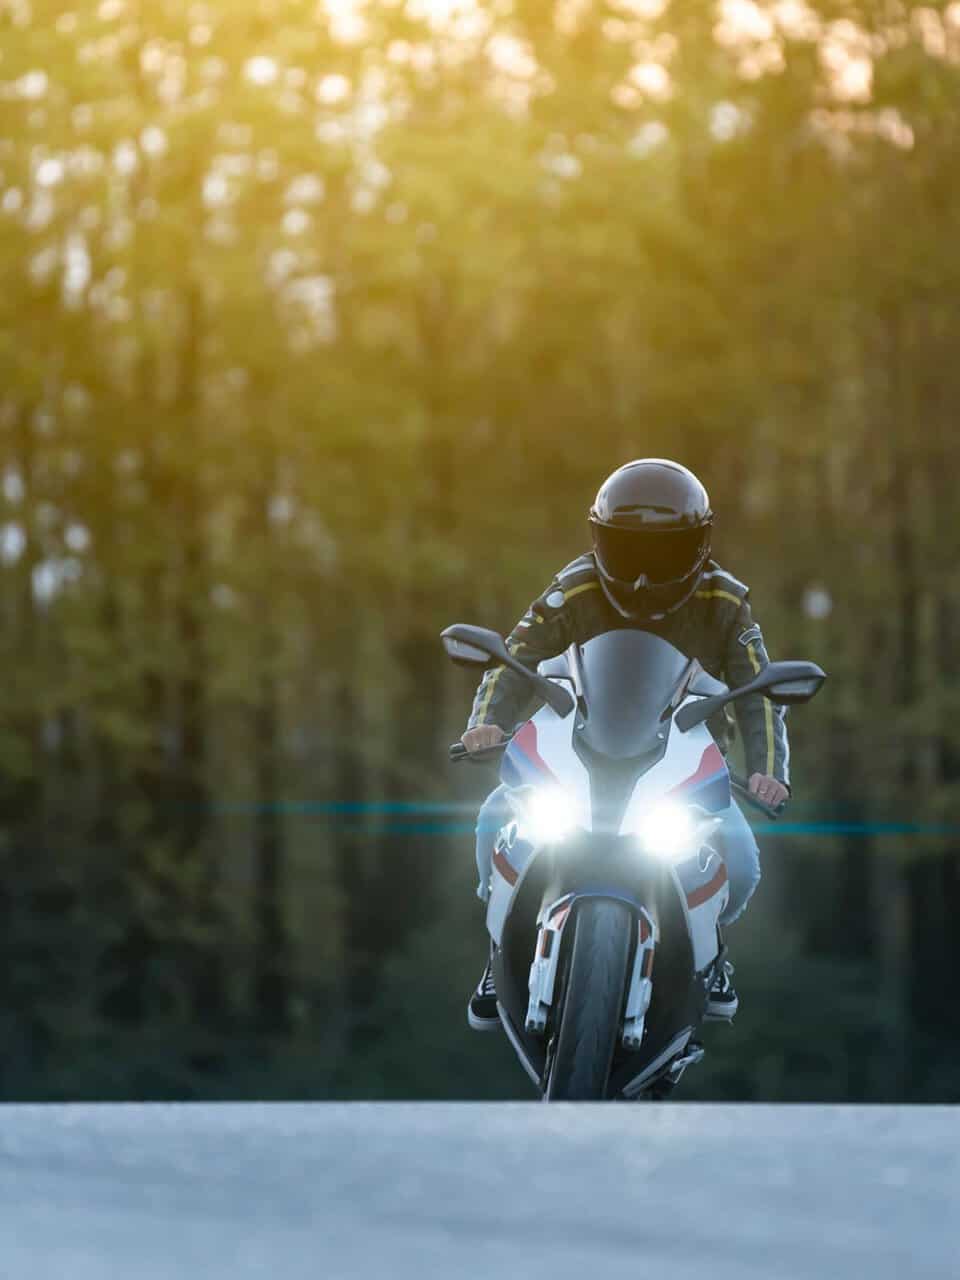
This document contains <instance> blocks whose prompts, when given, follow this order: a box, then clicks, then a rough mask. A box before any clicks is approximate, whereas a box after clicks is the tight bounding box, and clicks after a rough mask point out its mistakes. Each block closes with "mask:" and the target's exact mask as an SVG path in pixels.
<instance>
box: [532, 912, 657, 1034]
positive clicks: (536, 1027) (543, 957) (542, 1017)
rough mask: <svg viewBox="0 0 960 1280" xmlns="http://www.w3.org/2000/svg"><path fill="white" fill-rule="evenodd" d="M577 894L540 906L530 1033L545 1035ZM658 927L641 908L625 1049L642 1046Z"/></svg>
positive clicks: (626, 1012)
mask: <svg viewBox="0 0 960 1280" xmlns="http://www.w3.org/2000/svg"><path fill="white" fill-rule="evenodd" d="M574 897H575V895H574V894H572V893H568V894H566V895H565V896H564V897H562V898H558V899H557V900H556V902H551V903H550V904H549V905H548V906H545V907H543V908H542V909H541V911H540V915H539V916H538V917H537V945H536V949H535V951H534V956H533V963H532V964H531V966H530V978H529V981H528V983H527V986H528V989H529V991H530V1001H529V1004H528V1005H527V1017H526V1024H525V1025H526V1029H527V1031H528V1032H530V1034H531V1035H543V1034H544V1032H545V1031H546V1029H547V1018H548V1016H549V1014H550V1008H551V1005H552V1004H553V996H554V990H555V988H556V980H557V970H558V968H559V965H560V946H561V942H562V938H563V929H564V926H565V925H566V923H567V920H568V919H569V916H570V908H571V907H572V906H573V902H574ZM657 936H658V935H657V926H656V922H655V921H654V920H653V918H652V917H651V916H650V914H649V913H648V912H647V911H646V910H645V909H644V908H643V907H640V908H639V910H638V913H637V945H636V949H635V951H634V957H633V967H632V969H631V971H630V980H629V982H628V984H627V999H626V1005H625V1007H624V1015H623V1030H622V1033H621V1034H622V1040H623V1047H624V1048H625V1049H639V1048H640V1044H641V1042H642V1040H643V1028H644V1019H645V1018H646V1015H647V1010H648V1009H649V1007H650V997H651V996H652V994H653V977H652V975H653V956H654V951H655V950H656V945H657Z"/></svg>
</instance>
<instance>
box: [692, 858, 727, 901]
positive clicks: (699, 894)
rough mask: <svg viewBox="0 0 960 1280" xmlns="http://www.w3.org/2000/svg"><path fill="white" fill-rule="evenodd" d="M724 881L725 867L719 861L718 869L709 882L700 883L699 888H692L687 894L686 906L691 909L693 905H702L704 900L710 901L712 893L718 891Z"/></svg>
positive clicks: (725, 876)
mask: <svg viewBox="0 0 960 1280" xmlns="http://www.w3.org/2000/svg"><path fill="white" fill-rule="evenodd" d="M726 883H727V868H726V867H725V866H724V864H723V863H722V862H721V863H720V870H719V871H718V872H717V874H716V875H715V876H714V877H713V879H712V880H711V881H710V882H709V884H702V885H701V886H700V888H699V889H694V891H693V892H692V893H688V894H687V906H688V907H689V908H690V910H691V911H692V910H693V908H694V907H702V906H703V904H704V903H705V902H709V901H710V899H711V898H712V897H713V896H714V894H717V893H719V892H720V890H721V889H722V888H723V886H724V885H725V884H726Z"/></svg>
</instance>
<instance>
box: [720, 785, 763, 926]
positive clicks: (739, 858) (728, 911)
mask: <svg viewBox="0 0 960 1280" xmlns="http://www.w3.org/2000/svg"><path fill="white" fill-rule="evenodd" d="M717 835H718V837H719V839H718V842H717V843H718V849H717V852H718V853H719V854H720V856H721V858H723V860H724V862H725V863H726V867H727V877H728V880H729V884H730V900H729V902H728V903H727V905H726V907H725V908H724V911H723V915H722V916H721V917H720V923H721V924H722V925H727V924H733V922H734V920H736V919H738V918H739V917H740V916H741V915H742V914H743V912H744V910H745V909H746V906H747V903H748V902H749V901H750V899H751V897H752V896H753V893H754V890H755V889H756V887H757V885H758V884H759V883H760V851H759V849H758V848H757V842H756V840H755V839H754V835H753V832H752V831H751V830H750V827H749V825H748V824H747V820H746V818H745V817H744V816H743V814H742V812H741V811H740V809H739V807H738V806H737V804H736V803H735V802H733V801H731V802H730V808H729V809H728V810H727V812H726V816H725V817H724V819H723V822H722V824H721V825H720V827H719V829H718V831H717Z"/></svg>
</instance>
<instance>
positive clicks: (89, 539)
mask: <svg viewBox="0 0 960 1280" xmlns="http://www.w3.org/2000/svg"><path fill="white" fill-rule="evenodd" d="M657 8H658V6H657V5H653V4H650V5H639V4H638V5H635V4H632V3H627V0H622V2H621V0H617V3H610V4H594V3H590V4H558V5H550V4H543V3H536V4H532V3H520V0H516V2H515V3H514V4H512V5H510V4H508V5H493V4H485V3H482V2H479V0H478V3H477V4H476V5H472V4H469V3H468V4H465V5H463V6H461V7H457V6H454V7H452V8H451V7H450V6H447V5H436V6H434V5H431V4H426V5H424V6H413V5H410V6H401V5H399V4H374V3H366V2H365V0H358V3H357V4H356V5H354V6H350V5H337V4H326V3H323V2H321V3H319V4H314V3H311V4H307V3H305V0H270V3H266V0H233V2H232V3H230V4H227V3H225V2H224V0H211V3H208V4H205V5H202V6H196V5H192V4H191V5H187V4H181V3H167V4H163V5H152V6H151V5H144V4H133V3H130V0H107V2H106V3H99V2H98V3H93V2H92V0H78V2H77V3H76V4H74V5H72V6H71V7H69V8H65V7H64V6H63V5H62V4H60V3H58V4H48V3H41V2H39V0H34V2H33V3H32V4H26V3H22V4H13V5H7V6H6V8H5V9H3V10H2V11H0V30H2V39H0V278H2V280H3V282H4V288H3V291H2V293H0V586H2V591H0V613H2V623H3V625H2V627H0V653H2V657H3V659H4V670H5V672H6V673H7V679H6V680H5V681H4V682H3V685H2V687H0V858H2V861H3V867H4V876H3V882H2V889H0V919H2V922H3V936H4V939H5V942H4V948H5V950H4V964H3V972H4V975H5V977H4V979H3V983H2V994H0V1010H2V1014H0V1017H2V1026H3V1029H4V1043H5V1045H6V1046H8V1048H7V1051H6V1057H5V1060H4V1063H3V1066H2V1072H3V1074H2V1085H0V1087H2V1091H3V1094H4V1096H7V1097H28V1096H29V1097H63V1096H83V1097H95V1096H103V1097H133V1096H138V1095H140V1096H157V1097H174V1096H240V1095H242V1094H243V1092H244V1090H249V1091H250V1092H253V1093H257V1094H261V1095H263V1096H310V1095H311V1094H313V1095H315V1096H320V1095H325V1094H330V1093H337V1094H341V1095H344V1096H346V1095H349V1096H360V1095H363V1096H374V1095H376V1096H397V1095H400V1094H403V1095H407V1096H411V1095H417V1094H419V1095H427V1096H461V1095H463V1096H511V1095H513V1094H515V1093H520V1092H521V1091H522V1089H523V1088H524V1087H525V1086H524V1082H523V1080H522V1079H521V1078H518V1075H517V1071H516V1068H515V1067H514V1066H513V1064H512V1063H511V1062H510V1060H509V1055H508V1054H507V1053H506V1051H505V1050H504V1051H503V1052H500V1050H499V1049H496V1048H494V1047H493V1046H490V1045H485V1044H481V1045H477V1044H475V1043H474V1042H473V1041H472V1040H470V1039H469V1038H468V1036H467V1034H466V1032H465V1031H464V1030H463V1029H462V1026H461V1023H462V1007H461V1006H462V1002H463V999H464V996H465V992H466V989H467V988H468V987H469V985H470V983H471V982H472V981H473V980H474V976H475V975H474V970H475V969H477V968H478V967H479V961H480V958H481V955H482V951H483V935H482V929H481V926H480V920H479V913H478V912H477V910H476V908H475V906H474V903H473V901H472V899H471V888H470V884H469V880H470V872H469V868H470V864H471V855H470V849H469V845H470V839H469V835H468V834H451V833H450V832H449V831H446V830H445V829H441V828H435V827H431V826H430V823H429V821H428V817H429V815H428V816H427V817H425V818H424V819H423V826H422V828H419V829H418V828H417V827H416V820H415V819H410V820H409V823H408V820H407V819H404V820H403V822H401V823H399V826H395V825H394V824H393V821H392V818H387V819H385V820H383V821H381V820H380V819H379V818H377V817H376V816H372V817H363V816H361V817H360V818H356V819H354V818H350V817H349V815H348V816H344V814H343V813H342V812H338V811H336V810H334V811H333V813H332V816H331V811H330V809H329V806H331V805H333V806H335V805H337V804H343V803H346V804H357V803H362V802H367V803H372V804H374V805H376V804H378V803H380V802H382V801H385V800H389V801H407V802H417V801H437V800H442V799H444V798H446V797H447V795H448V793H449V791H450V790H455V789H456V788H466V787H468V786H470V785H471V781H472V782H473V783H475V782H476V775H473V777H472V779H471V780H464V779H460V780H457V779H455V778H450V777H448V775H447V773H446V771H445V769H444V767H443V761H444V752H443V748H444V746H445V744H446V742H447V741H449V740H450V738H451V737H453V736H454V735H456V734H457V733H458V732H459V730H460V727H461V724H462V720H463V716H464V713H465V710H466V707H467V703H468V699H469V692H470V691H469V690H468V688H467V687H466V685H465V683H464V681H463V679H462V673H460V674H458V673H456V672H453V671H450V670H446V669H444V667H443V665H442V659H441V656H440V651H439V647H438V646H437V643H436V637H437V634H438V632H439V631H440V629H441V628H442V627H443V626H444V625H446V624H447V623H449V622H451V621H453V620H455V619H468V618H469V619H472V620H476V621H478V622H483V623H486V624H488V625H493V626H498V627H500V628H504V629H505V628H507V627H509V626H510V625H511V623H512V622H513V621H514V620H515V617H516V616H517V615H518V614H519V613H520V612H521V610H522V609H523V608H524V607H525V605H526V603H527V602H528V600H529V599H530V598H531V597H532V596H533V594H534V593H535V592H537V591H539V590H540V589H541V588H542V587H543V585H544V583H545V582H546V581H547V580H548V578H549V576H550V574H551V573H553V572H554V571H555V570H556V569H557V568H558V567H559V566H560V565H562V564H563V563H564V562H565V561H566V560H568V559H570V558H572V557H573V556H574V555H575V554H577V553H578V552H579V551H581V550H582V548H583V540H584V531H585V526H584V523H583V513H584V512H585V510H586V507H587V505H588V502H589V500H590V497H591V496H592V493H593V491H594V490H595V488H596V486H597V484H598V482H599V480H600V479H601V478H602V477H603V476H604V475H605V474H606V473H607V472H608V471H609V470H611V469H612V468H613V467H614V466H616V465H618V464H619V463H621V462H622V461H624V460H625V459H626V458H629V457H631V456H637V455H644V454H668V455H672V456H676V457H678V458H680V459H681V460H683V461H685V462H687V463H688V464H690V465H691V466H693V467H695V469H696V470H697V471H698V472H700V473H701V474H702V475H703V476H704V478H705V480H706V481H707V483H708V486H709V488H710V491H711V494H712V496H713V499H714V505H715V507H716V509H717V510H718V512H719V520H718V542H719V545H718V554H719V557H720V558H721V560H722V561H723V562H724V563H728V564H729V566H730V567H731V568H732V569H733V570H734V571H735V572H737V573H738V574H739V575H740V576H742V577H744V578H745V579H746V580H748V581H749V582H751V584H752V585H753V587H754V600H755V606H756V610H757V613H758V616H759V617H760V618H761V620H762V621H763V624H764V628H765V631H766V632H767V634H768V636H769V638H770V641H771V645H772V647H773V649H774V650H775V651H776V652H778V653H781V654H784V655H786V656H790V655H793V654H802V655H804V656H810V657H812V658H816V659H818V660H819V661H821V662H822V663H823V665H824V666H825V667H826V668H827V670H828V671H829V672H830V673H831V677H832V680H831V684H830V685H829V686H828V689H827V691H826V692H825V694H824V696H823V697H822V699H820V700H819V701H818V702H817V703H816V704H814V705H813V706H812V707H811V708H809V709H805V710H804V711H803V713H802V714H798V715H797V716H796V717H794V720H793V739H794V758H795V769H796V774H797V793H798V798H797V808H798V810H801V811H802V812H803V814H804V816H805V817H808V818H811V819H818V818H835V819H838V820H841V821H848V822H854V823H857V822H861V823H862V822H869V821H871V820H874V821H875V820H901V821H902V820H904V819H907V820H909V819H910V818H913V817H916V818H917V819H919V820H922V821H931V822H950V821H953V820H954V819H955V817H956V814H957V812H958V810H960V732H958V729H957V716H956V715H955V714H954V712H955V710H956V706H957V703H958V696H960V695H958V687H957V680H956V674H955V669H954V662H953V654H954V652H955V649H956V647H957V640H958V630H960V598H958V590H960V570H958V567H957V562H958V557H957V550H958V539H957V533H956V522H955V519H954V505H955V504H954V495H953V491H952V490H953V486H952V476H953V474H954V472H955V469H956V460H957V447H958V446H957V443H956V433H955V431H954V418H955V406H956V405H957V403H958V401H960V363H958V361H957V360H956V349H957V343H958V340H960V319H958V314H957V307H956V296H957V288H958V283H960V257H958V255H957V252H956V249H955V240H956V227H955V221H956V219H955V212H954V211H955V210H956V208H957V205H958V199H960V163H958V161H960V110H958V106H957V104H958V103H960V70H958V68H960V22H958V19H957V5H956V4H953V5H949V6H947V7H945V8H930V7H927V6H920V5H914V4H903V5H900V6H894V7H891V6H889V5H881V4H876V3H872V2H869V0H855V2H854V3H852V4H851V3H847V2H846V0H845V3H844V4H843V5H835V4H830V3H828V2H827V0H820V2H819V3H817V4H815V5H814V6H812V7H809V8H808V7H807V6H806V5H796V6H790V5H787V6H784V5H776V6H769V5H767V4H766V3H758V4H756V5H754V4H752V3H743V4H733V5H726V4H724V5H720V6H717V5H716V4H714V3H712V2H711V3H710V4H706V3H703V2H702V0H684V3H680V0H673V2H672V3H670V4H668V5H666V6H665V7H664V8H663V9H662V11H661V12H659V13H657V12H656V10H657ZM459 798H460V799H462V800H463V801H465V802H467V803H472V802H474V801H477V800H479V796H478V795H477V794H475V793H474V792H473V791H471V792H470V794H469V795H467V794H465V793H462V792H461V793H460V794H459ZM323 806H328V808H323ZM349 821H353V822H354V826H353V827H352V828H350V827H349V826H348V822H349ZM404 823H408V825H406V826H405V825H404ZM410 824H412V825H410ZM793 850H795V852H792V851H793ZM771 863H772V866H771V870H770V872H769V873H768V878H769V877H770V876H772V877H773V878H774V879H775V880H776V882H777V883H778V884H779V886H780V891H779V892H778V893H777V894H776V895H774V896H773V897H771V898H766V899H764V900H762V901H761V902H758V904H757V906H756V907H755V908H753V910H752V912H751V917H750V918H748V922H747V923H746V924H745V925H743V926H741V928H740V938H741V939H742V941H739V942H738V940H737V939H736V938H734V949H735V952H736V951H739V950H740V949H741V948H742V952H743V954H744V963H743V965H742V970H743V974H744V981H743V984H742V987H743V995H744V1005H745V1014H744V1017H743V1018H742V1019H741V1026H739V1027H738V1032H737V1036H736V1037H731V1038H730V1043H729V1046H726V1047H724V1048H722V1049H721V1048H719V1047H718V1049H717V1052H716V1054H714V1055H711V1060H712V1061H713V1062H714V1063H716V1064H717V1065H716V1066H715V1068H714V1071H713V1074H712V1075H710V1076H709V1077H708V1076H706V1075H702V1076H701V1077H700V1079H701V1083H700V1084H698V1085H696V1088H698V1089H701V1090H704V1091H706V1092H708V1093H709V1092H710V1091H711V1090H712V1091H713V1092H712V1093H711V1094H710V1096H725V1097H774V1096H775V1097H783V1098H786V1097H789V1098H801V1097H818V1098H820V1097H836V1098H840V1097H851V1098H854V1097H861V1098H884V1097H886V1098H891V1097H901V1096H910V1097H923V1098H934V1097H938V1098H946V1097H953V1096H954V1095H955V1094H956V1092H957V1077H956V1074H955V1073H951V1071H950V1070H948V1069H947V1068H943V1069H939V1068H938V1069H937V1070H933V1069H928V1068H927V1066H926V1064H927V1062H928V1060H929V1059H930V1057H931V1053H932V1050H931V1046H936V1045H938V1044H939V1046H940V1048H939V1055H938V1056H939V1059H940V1060H949V1058H950V1056H951V1055H950V1054H949V1052H948V1050H947V1045H952V1046H954V1047H955V1046H956V1044H957V1041H958V1040H960V1025H958V1024H957V1021H956V1017H955V1015H953V1014H952V1013H951V1011H950V1009H949V1008H948V1007H947V1006H945V1005H943V1004H942V1003H938V1002H937V1001H936V1000H934V999H932V998H931V997H930V996H929V993H930V991H931V990H932V989H933V988H935V987H937V986H938V985H940V984H942V983H943V976H942V975H943V973H944V972H946V973H950V972H953V971H955V969H956V966H955V965H954V966H953V968H951V967H950V962H951V961H952V960H954V959H958V958H960V957H956V956H955V955H954V952H955V950H956V947H955V944H954V943H953V941H952V933H951V926H950V922H951V921H952V919H953V915H952V914H951V910H954V911H955V909H956V908H957V907H958V906H960V889H958V887H957V883H956V880H955V878H953V879H952V878H951V876H950V874H949V869H950V868H951V867H952V865H953V863H952V845H951V842H949V841H947V840H935V839H932V838H924V839H923V840H913V839H910V840H907V839H904V838H901V839H900V840H899V841H898V842H895V841H894V840H892V839H888V838H885V837H875V838H868V837H863V836H851V837H849V838H848V839H845V840H841V839H837V840H834V841H831V842H827V841H825V840H821V841H811V842H804V843H803V844H800V843H796V844H795V843H792V842H791V840H790V839H788V838H786V837H785V838H784V839H783V840H782V841H778V842H777V843H776V844H775V845H772V846H771V851H770V853H769V856H768V865H770V864H771ZM455 869H460V870H455ZM461 871H462V872H463V874H461ZM937 903H945V904H946V906H945V907H944V908H943V910H942V911H941V912H940V914H937V910H935V907H936V904H937ZM757 916H758V917H759V919H760V921H761V922H763V923H764V927H763V928H760V931H759V932H757V933H753V932H751V930H753V929H754V928H755V927H759V926H754V925H753V924H751V923H750V921H751V920H752V919H753V918H754V917H757ZM784 939H786V940H787V943H786V944H785V943H784ZM921 942H922V945H920V943H921ZM878 990H879V991H882V992H883V995H882V998H881V997H880V996H878V995H876V994H875V993H876V992H877V991H878ZM785 993H789V1003H788V1006H787V1007H784V1005H783V1001H784V999H785ZM741 1027H742V1030H741ZM824 1027H825V1028H826V1031H825V1033H823V1034H819V1035H818V1032H821V1031H822V1029H823V1028H824ZM813 1042H816V1043H815V1045H814V1043H813ZM497 1053H499V1055H500V1056H499V1058H497V1059H496V1061H497V1066H496V1068H495V1069H494V1068H491V1067H490V1062H491V1061H492V1060H493V1059H492V1058H491V1057H490V1056H489V1055H491V1054H492V1055H496V1054H497ZM711 1081H712V1083H711ZM685 1087H688V1088H689V1089H694V1088H695V1085H694V1082H693V1079H692V1078H691V1081H690V1083H689V1086H685ZM691 1096H692V1095H691Z"/></svg>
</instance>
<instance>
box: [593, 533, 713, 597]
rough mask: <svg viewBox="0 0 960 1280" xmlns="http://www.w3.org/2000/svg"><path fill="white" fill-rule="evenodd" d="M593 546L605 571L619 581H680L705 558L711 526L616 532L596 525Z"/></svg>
mask: <svg viewBox="0 0 960 1280" xmlns="http://www.w3.org/2000/svg"><path fill="white" fill-rule="evenodd" d="M593 537H594V546H595V548H596V552H597V558H598V559H599V561H600V563H601V565H602V567H603V569H604V571H605V572H606V574H607V575H608V577H610V578H614V579H616V580H617V581H618V582H629V583H634V582H636V581H637V579H638V578H640V577H645V578H646V579H647V581H648V582H650V583H667V582H677V581H679V580H680V579H682V578H686V577H687V576H688V575H689V574H691V573H692V572H693V571H694V570H695V569H696V568H698V567H699V565H700V564H701V563H702V562H703V560H704V559H705V558H706V554H707V551H708V549H709V546H710V529H709V526H706V525H705V526H703V527H702V528H699V529H659V530H652V529H614V528H611V527H610V526H609V525H603V524H595V525H594V526H593Z"/></svg>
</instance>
